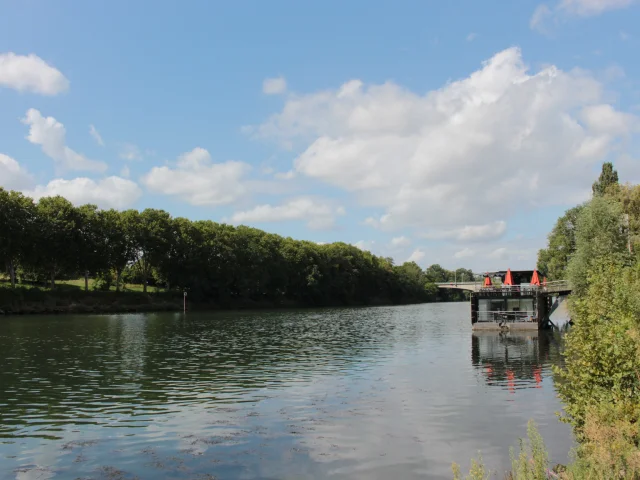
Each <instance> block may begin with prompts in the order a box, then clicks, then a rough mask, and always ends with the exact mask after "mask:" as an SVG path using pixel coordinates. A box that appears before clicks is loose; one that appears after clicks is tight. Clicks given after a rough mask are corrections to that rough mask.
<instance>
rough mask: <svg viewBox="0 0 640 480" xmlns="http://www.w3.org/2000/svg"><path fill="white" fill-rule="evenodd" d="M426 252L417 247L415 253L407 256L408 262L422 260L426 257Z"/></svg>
mask: <svg viewBox="0 0 640 480" xmlns="http://www.w3.org/2000/svg"><path fill="white" fill-rule="evenodd" d="M425 255H426V254H425V253H424V252H423V251H422V250H421V249H419V248H416V249H415V250H414V251H413V253H412V254H411V255H410V256H409V258H407V262H416V263H419V262H420V260H422V259H423V258H424V257H425Z"/></svg>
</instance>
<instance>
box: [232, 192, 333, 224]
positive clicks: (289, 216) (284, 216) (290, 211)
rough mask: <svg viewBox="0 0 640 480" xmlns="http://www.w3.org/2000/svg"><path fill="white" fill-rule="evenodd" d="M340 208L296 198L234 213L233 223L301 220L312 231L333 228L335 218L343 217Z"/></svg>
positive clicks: (308, 199) (312, 200) (310, 199)
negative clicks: (279, 203)
mask: <svg viewBox="0 0 640 480" xmlns="http://www.w3.org/2000/svg"><path fill="white" fill-rule="evenodd" d="M344 214H345V211H344V208H342V207H333V206H331V205H330V204H328V203H326V202H320V201H317V200H314V199H312V198H297V199H293V200H289V201H288V202H285V203H283V204H281V205H277V206H273V205H268V204H267V205H258V206H256V207H254V208H252V209H251V210H246V211H242V212H236V213H235V214H234V215H233V216H232V218H231V220H232V221H233V222H234V223H263V222H284V221H292V220H303V221H305V222H307V226H308V227H309V228H311V229H314V230H324V229H329V228H333V227H334V225H335V220H336V217H337V216H339V215H344Z"/></svg>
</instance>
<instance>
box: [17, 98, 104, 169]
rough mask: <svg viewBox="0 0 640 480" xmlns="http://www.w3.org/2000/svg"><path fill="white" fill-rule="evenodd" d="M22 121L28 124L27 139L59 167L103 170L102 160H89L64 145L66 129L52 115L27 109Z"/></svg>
mask: <svg viewBox="0 0 640 480" xmlns="http://www.w3.org/2000/svg"><path fill="white" fill-rule="evenodd" d="M22 123H24V124H25V125H29V135H27V140H29V141H30V142H31V143H33V144H35V145H40V146H41V147H42V151H43V152H44V153H45V155H47V156H48V157H50V158H52V159H53V160H54V161H55V162H56V163H57V164H58V166H59V167H61V168H63V169H65V170H86V171H93V172H104V171H105V170H106V169H107V165H106V164H105V163H103V162H98V161H95V160H90V159H88V158H87V157H85V156H84V155H82V154H80V153H78V152H76V151H74V150H72V149H71V148H69V147H68V146H67V145H66V130H65V128H64V125H63V124H62V123H60V122H59V121H58V120H56V119H55V118H53V117H43V116H42V114H41V113H40V112H39V111H38V110H36V109H35V108H31V109H29V110H28V111H27V114H26V116H25V118H23V119H22Z"/></svg>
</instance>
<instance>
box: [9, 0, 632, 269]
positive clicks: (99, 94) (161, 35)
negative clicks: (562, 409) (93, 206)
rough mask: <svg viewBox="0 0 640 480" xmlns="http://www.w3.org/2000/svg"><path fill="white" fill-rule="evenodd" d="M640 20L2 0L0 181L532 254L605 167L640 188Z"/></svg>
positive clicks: (439, 6) (557, 11) (583, 3)
mask: <svg viewBox="0 0 640 480" xmlns="http://www.w3.org/2000/svg"><path fill="white" fill-rule="evenodd" d="M637 25H640V3H639V2H636V1H634V0H552V1H550V2H548V3H546V4H541V3H540V2H536V1H524V0H523V1H518V2H503V1H500V2H498V1H483V2H477V1H458V2H418V1H414V2H398V1H396V2H386V1H371V0H370V1H368V2H363V1H350V2H333V1H328V2H327V1H325V2H294V1H275V2H262V1H251V2H249V1H245V2H242V1H239V2H205V1H200V2H198V1H192V2H166V1H155V2H124V1H111V2H101V3H98V2H71V1H59V2H45V1H35V0H26V1H22V2H17V1H1V2H0V186H3V187H5V188H10V189H17V190H22V191H24V192H25V193H27V194H29V195H32V196H34V197H36V198H37V197H38V196H42V195H48V194H62V195H64V196H66V197H67V198H69V199H70V200H72V201H73V202H74V203H79V204H80V203H87V202H91V203H97V204H98V205H100V206H101V207H105V208H108V207H116V208H139V209H143V208H146V207H154V208H163V209H166V210H168V211H169V212H171V213H172V214H173V215H175V216H185V217H188V218H192V219H212V220H215V221H227V222H230V223H235V224H240V223H244V224H249V225H252V226H256V227H258V228H262V229H264V230H267V231H270V232H275V233H279V234H282V235H287V236H293V237H295V238H303V239H309V240H313V241H317V242H332V241H338V240H342V241H346V242H348V243H353V244H357V245H359V246H361V247H363V248H366V249H370V250H372V251H373V252H374V253H376V254H380V255H385V256H392V257H394V258H395V259H396V261H398V262H402V261H405V260H407V259H409V258H412V259H415V260H417V261H418V263H419V264H421V265H423V266H427V265H429V264H432V263H440V264H442V265H443V266H446V267H448V268H453V267H457V266H465V267H470V268H473V269H474V270H477V271H482V270H487V269H498V268H506V267H511V268H524V267H532V266H533V264H534V262H535V256H536V251H537V249H538V248H540V247H542V246H543V245H544V242H545V236H546V233H547V232H548V231H549V229H550V228H551V226H552V225H553V223H554V221H555V219H556V218H557V217H558V215H559V214H561V213H562V212H563V211H564V210H565V209H566V208H567V207H569V206H572V205H574V204H575V203H577V202H578V201H581V200H583V199H585V198H587V197H588V194H589V191H590V185H591V183H592V182H593V180H594V178H595V176H596V175H597V172H598V170H599V166H600V164H601V163H602V161H605V160H611V161H613V162H614V163H615V165H616V167H617V168H618V170H619V172H620V176H621V178H622V180H624V181H638V180H640V157H639V151H638V146H639V142H638V140H637V138H638V133H640V121H639V119H638V115H640V65H639V64H638V62H637V52H638V48H639V46H640V33H638V31H637ZM634 27H636V28H635V29H634Z"/></svg>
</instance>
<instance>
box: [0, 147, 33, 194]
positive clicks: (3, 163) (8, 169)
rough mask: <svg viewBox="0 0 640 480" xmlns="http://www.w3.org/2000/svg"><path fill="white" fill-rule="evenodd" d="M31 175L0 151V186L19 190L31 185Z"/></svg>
mask: <svg viewBox="0 0 640 480" xmlns="http://www.w3.org/2000/svg"><path fill="white" fill-rule="evenodd" d="M32 182H33V179H32V177H31V175H30V174H29V173H28V172H27V171H26V170H25V169H24V168H22V167H21V166H20V164H19V163H18V162H17V161H16V160H14V159H13V158H11V157H10V156H8V155H5V154H3V153H0V187H3V188H5V189H7V190H20V189H22V188H26V187H28V186H30V185H31V183H32Z"/></svg>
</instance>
